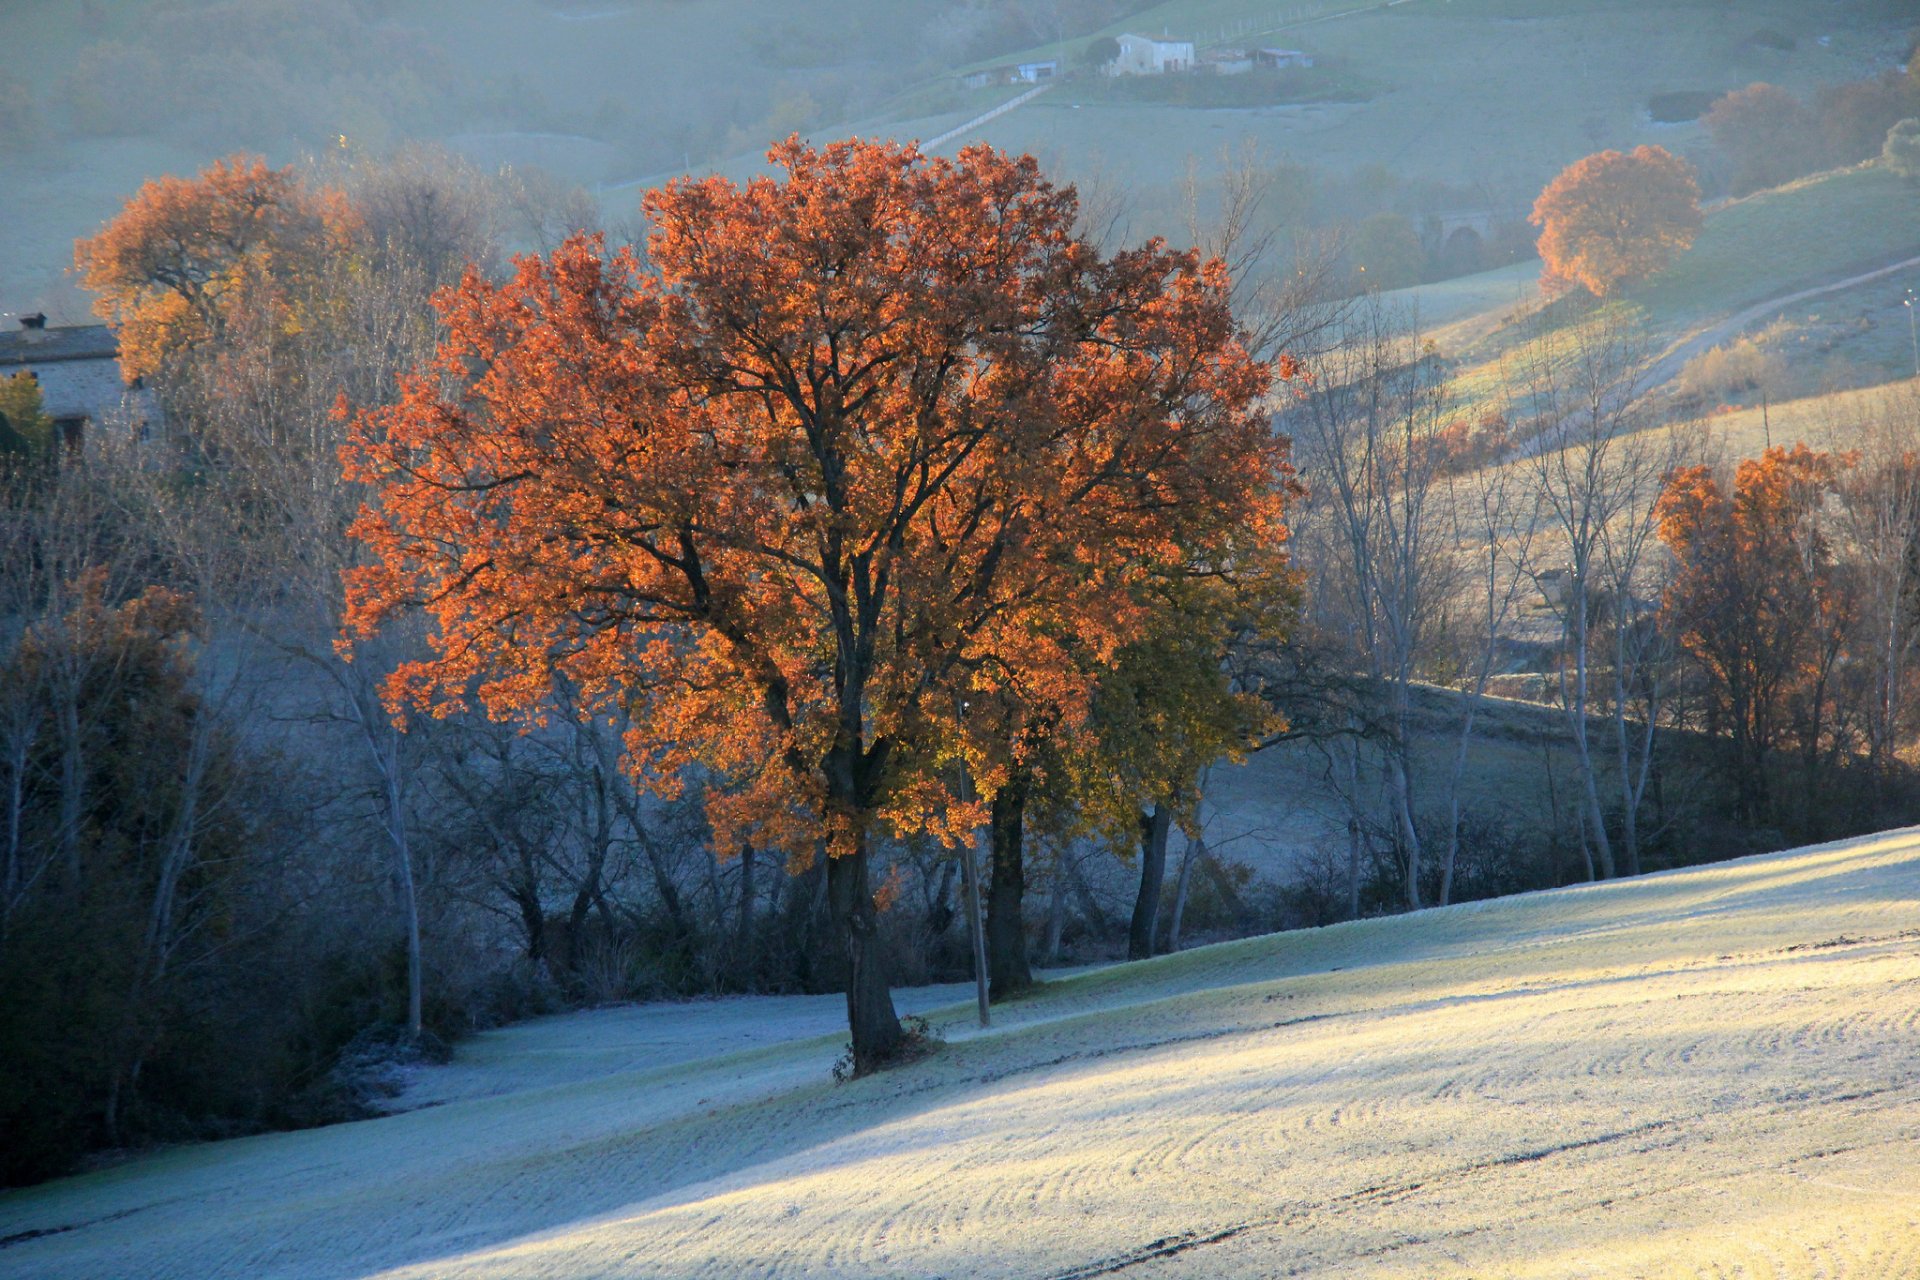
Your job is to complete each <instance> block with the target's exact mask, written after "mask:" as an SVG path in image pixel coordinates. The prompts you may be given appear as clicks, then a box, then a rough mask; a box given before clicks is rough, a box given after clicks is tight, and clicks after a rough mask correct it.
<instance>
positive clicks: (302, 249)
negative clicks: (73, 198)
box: [74, 156, 356, 381]
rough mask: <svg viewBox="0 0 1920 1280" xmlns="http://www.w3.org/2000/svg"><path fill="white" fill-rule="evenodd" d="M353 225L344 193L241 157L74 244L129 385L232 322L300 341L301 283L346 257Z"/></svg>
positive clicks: (133, 204) (146, 199)
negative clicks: (340, 255) (332, 261)
mask: <svg viewBox="0 0 1920 1280" xmlns="http://www.w3.org/2000/svg"><path fill="white" fill-rule="evenodd" d="M355 221H356V219H355V216H354V214H353V212H352V210H351V208H350V207H349V205H348V203H347V201H346V199H345V198H344V197H343V196H341V195H340V194H339V193H338V192H331V191H315V190H313V189H312V188H310V187H309V186H308V185H307V184H306V183H304V182H303V181H302V180H301V179H300V177H299V176H298V175H297V174H295V173H294V171H293V170H292V169H291V168H287V169H269V168H268V167H267V165H266V162H265V161H264V160H261V159H259V158H258V157H251V156H232V157H229V158H228V159H225V160H217V161H215V162H214V163H213V164H211V165H209V166H208V167H207V168H206V169H204V170H202V171H201V172H200V173H199V174H198V175H197V176H195V177H192V178H175V177H165V178H158V179H155V180H154V181H152V182H149V183H147V184H146V185H145V186H143V187H141V188H140V190H139V191H138V192H137V193H135V195H134V197H133V198H132V199H131V200H129V201H127V204H126V207H125V208H123V209H122V210H121V211H120V212H119V213H118V214H117V215H115V217H114V219H113V221H111V222H109V223H108V224H107V225H106V226H104V227H103V228H101V230H100V232H99V234H97V235H94V236H92V237H89V238H86V239H82V240H80V241H78V242H76V243H75V245H74V265H75V269H76V270H77V271H78V272H79V273H80V278H81V282H82V283H83V284H85V285H86V287H87V288H88V289H90V290H92V291H93V292H94V293H95V294H97V295H98V297H97V298H96V300H95V302H94V310H95V311H96V312H97V313H98V314H99V316H100V318H101V319H103V320H105V321H106V322H107V323H109V324H111V325H112V326H113V328H114V333H115V334H116V335H117V336H118V338H119V340H120V368H121V372H122V373H124V374H125V376H126V377H127V379H128V380H129V381H132V380H133V379H134V378H138V377H151V376H153V375H154V374H157V373H160V372H162V371H163V370H165V369H166V368H167V367H168V364H169V362H170V361H171V360H172V359H173V358H174V357H176V356H178V355H181V354H184V353H185V352H187V351H190V350H192V349H194V348H196V347H200V346H202V345H204V344H206V343H208V342H210V341H212V340H214V339H217V338H219V337H220V336H221V335H222V334H223V333H224V332H225V331H226V329H227V327H228V326H229V325H230V324H233V323H235V322H239V321H243V320H244V322H245V323H260V324H263V325H265V326H266V328H267V330H268V331H269V332H271V333H275V334H282V335H284V334H286V333H291V332H293V331H294V330H295V329H297V327H298V317H297V314H296V311H297V307H298V304H299V302H300V300H301V297H302V295H303V294H304V293H305V292H306V290H305V289H303V288H302V287H301V283H302V281H305V280H308V279H310V278H311V277H313V276H315V275H317V274H318V273H320V272H321V271H322V270H324V269H325V266H326V264H327V263H328V261H329V259H330V257H331V256H333V255H335V254H338V253H340V252H342V251H343V250H344V249H345V248H346V247H347V246H348V244H349V243H350V241H351V237H352V234H353V229H354V225H355Z"/></svg>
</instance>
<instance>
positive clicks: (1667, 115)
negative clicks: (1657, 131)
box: [1647, 89, 1721, 124]
mask: <svg viewBox="0 0 1920 1280" xmlns="http://www.w3.org/2000/svg"><path fill="white" fill-rule="evenodd" d="M1720 96H1721V95H1720V93H1719V91H1717V90H1713V89H1681V90H1677V91H1675V92H1673V93H1656V94H1654V95H1653V96H1652V97H1651V98H1648V99H1647V115H1649V116H1650V117H1652V119H1653V122H1654V123H1655V124H1689V123H1691V122H1693V121H1695V120H1698V119H1699V118H1700V117H1701V116H1703V115H1705V114H1707V111H1708V109H1709V108H1711V107H1712V106H1713V104H1714V103H1716V102H1718V101H1719V100H1720Z"/></svg>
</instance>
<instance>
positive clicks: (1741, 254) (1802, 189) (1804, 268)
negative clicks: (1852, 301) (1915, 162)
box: [1631, 165, 1920, 323]
mask: <svg viewBox="0 0 1920 1280" xmlns="http://www.w3.org/2000/svg"><path fill="white" fill-rule="evenodd" d="M1915 253H1920V188H1917V187H1916V186H1915V185H1914V184H1913V183H1911V182H1908V181H1905V180H1903V179H1901V178H1899V177H1897V176H1895V175H1894V174H1892V173H1890V172H1888V171H1887V170H1885V169H1883V168H1881V167H1879V166H1877V165H1869V166H1863V167H1860V168H1856V169H1843V170H1838V171H1836V172H1833V173H1824V174H1817V175H1815V176H1813V177H1811V178H1805V179H1802V180H1801V181H1799V182H1796V183H1793V184H1792V185H1790V186H1787V187H1782V188H1780V189H1779V190H1776V191H1763V192H1760V193H1759V194H1757V195H1752V196H1748V197H1747V198H1746V199H1744V200H1738V201H1735V202H1733V203H1732V204H1729V205H1726V206H1725V207H1723V208H1720V209H1717V210H1715V211H1714V212H1713V213H1712V215H1711V216H1709V217H1708V218H1707V221H1706V225H1705V226H1704V227H1703V228H1702V230H1701V232H1700V238H1699V240H1698V241H1697V242H1695V244H1694V246H1693V248H1692V249H1691V250H1689V251H1688V252H1687V253H1686V254H1685V255H1684V256H1683V257H1681V259H1680V260H1679V261H1678V262H1676V263H1675V264H1674V265H1673V266H1672V267H1671V268H1669V269H1668V270H1667V271H1665V272H1663V273H1661V274H1660V275H1659V276H1657V277H1656V278H1654V279H1653V280H1651V281H1649V282H1648V283H1647V284H1645V285H1643V286H1641V287H1640V288H1638V289H1636V290H1634V291H1633V293H1632V295H1631V297H1632V298H1633V300H1634V301H1635V302H1637V303H1639V304H1641V305H1642V306H1645V307H1646V308H1647V309H1648V311H1649V312H1650V313H1651V314H1652V315H1653V316H1654V317H1655V319H1656V320H1658V321H1660V322H1662V323H1686V322H1688V321H1690V320H1697V319H1703V318H1705V317H1707V316H1710V315H1713V314H1717V313H1720V312H1726V311H1733V310H1737V309H1738V308H1740V307H1743V306H1746V305H1748V304H1750V303H1755V302H1760V301H1764V300H1765V299H1767V298H1769V297H1773V296H1776V295H1779V294H1782V293H1787V292H1791V291H1792V290H1794V289H1795V288H1797V287H1802V286H1806V285H1814V284H1819V283H1820V282H1821V281H1823V280H1828V279H1832V278H1834V277H1835V276H1840V275H1845V274H1848V273H1849V272H1850V271H1851V270H1853V269H1856V268H1857V269H1860V270H1865V269H1866V268H1868V267H1871V266H1877V265H1879V264H1880V263H1882V262H1886V261H1890V260H1893V259H1896V258H1900V257H1906V256H1910V255H1912V254H1915ZM1895 292H1896V293H1897V292H1898V290H1897V289H1896V290H1895Z"/></svg>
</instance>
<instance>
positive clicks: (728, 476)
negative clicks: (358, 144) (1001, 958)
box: [347, 139, 1291, 1071]
mask: <svg viewBox="0 0 1920 1280" xmlns="http://www.w3.org/2000/svg"><path fill="white" fill-rule="evenodd" d="M770 158H771V159H772V160H773V161H774V163H775V164H776V165H777V166H778V167H779V168H780V169H781V170H782V171H783V173H782V174H781V175H780V176H777V177H763V178H758V179H755V180H753V181H751V182H749V183H748V184H747V185H746V186H745V187H744V188H742V187H736V186H734V185H733V184H731V183H729V182H727V181H725V180H723V179H720V178H708V179H704V180H700V181H691V180H688V181H681V182H675V183H671V184H669V185H668V186H667V187H665V188H663V189H661V190H658V191H655V192H652V193H650V194H649V195H648V196H647V197H646V199H645V202H644V207H645V211H646V214H647V216H648V219H649V222H650V225H651V228H652V231H651V234H650V238H649V241H648V244H647V248H646V253H645V256H644V257H642V256H641V255H638V254H636V253H634V252H633V251H631V250H626V249H622V250H619V251H617V252H609V251H608V250H607V249H606V247H605V246H604V244H603V242H602V241H601V240H600V239H599V238H597V237H587V236H579V237H575V238H573V239H571V240H569V241H568V242H567V243H566V244H564V245H563V246H562V247H560V248H559V249H558V250H556V251H555V252H554V253H553V254H552V255H551V256H550V257H547V258H544V259H543V258H524V259H521V260H519V262H518V263H517V273H516V275H515V276H514V278H513V279H512V280H511V281H509V282H507V283H505V284H501V285H495V284H490V283H488V282H487V281H485V280H483V279H480V278H479V277H478V276H469V277H468V279H467V280H466V282H465V283H464V284H463V285H462V286H461V288H460V289H459V290H457V291H455V292H452V293H450V294H449V295H448V296H447V297H446V298H445V299H444V300H443V309H444V318H445V321H446V324H447V326H448V336H447V338H446V340H445V342H444V343H443V345H442V347H441V349H440V353H439V358H438V360H437V362H436V363H435V364H434V365H433V366H432V367H430V368H428V369H425V370H423V371H422V372H421V373H420V374H419V375H418V376H417V377H415V378H413V379H411V380H410V381H409V382H407V384H406V385H405V388H404V392H403V395H402V397H401V400H400V403H399V404H398V405H396V406H395V407H393V408H390V409H385V410H379V411H375V412H371V413H368V414H365V415H363V416H361V417H359V418H358V419H357V420H356V421H355V423H354V425H353V443H352V444H351V445H350V446H349V449H348V451H347V453H348V461H349V465H350V467H351V469H352V471H353V473H354V474H355V475H356V476H357V477H358V478H360V479H362V480H364V481H366V482H368V483H369V484H371V485H374V486H376V487H377V492H378V497H377V499H376V501H375V502H373V503H372V504H371V505H370V506H369V507H368V508H367V509H366V510H365V512H364V513H363V514H362V516H361V518H360V520H359V522H358V523H357V525H356V526H355V533H356V534H357V536H358V537H360V538H362V539H364V540H365V542H366V543H367V545H368V546H369V548H370V549H371V551H372V552H373V560H374V562H373V563H372V564H371V565H370V566H368V567H366V568H364V569H361V570H358V571H355V572H354V573H352V575H351V576H350V582H349V590H350V599H351V618H350V621H351V625H352V627H353V628H354V629H355V630H356V631H357V633H359V634H366V633H368V632H370V631H372V630H373V629H375V628H376V627H378V626H379V625H380V623H381V622H382V620H383V619H385V618H387V617H388V616H389V615H391V614H392V613H394V611H396V610H399V609H401V608H404V607H407V606H409V605H411V604H413V603H416V602H420V603H424V605H425V607H426V609H427V610H428V612H429V614H430V615H431V617H432V620H433V622H434V623H435V627H434V637H433V641H432V645H433V656H432V657H431V658H430V659H428V660H426V661H422V662H418V663H415V664H412V665H409V666H406V667H404V668H402V669H401V670H400V671H399V672H398V673H396V675H395V677H394V679H393V681H392V682H391V683H390V686H389V693H390V696H391V697H392V699H393V700H394V703H395V705H396V707H399V706H401V705H403V704H411V705H416V706H427V707H431V708H434V709H436V710H446V709H449V708H452V707H456V706H459V705H462V704H464V703H465V702H466V701H467V700H468V699H470V698H477V699H478V700H479V701H480V702H481V703H483V704H484V705H485V706H486V707H487V709H488V710H489V712H490V713H492V714H494V715H496V716H500V717H526V718H537V717H538V715H539V714H540V709H541V707H542V706H543V704H544V701H545V699H546V697H547V695H548V693H549V690H550V689H551V688H552V686H553V685H554V683H555V681H565V682H566V684H567V685H568V686H570V687H571V688H573V689H577V690H579V691H580V692H581V696H582V698H583V700H584V703H585V705H587V706H588V707H593V706H596V705H597V706H599V707H601V708H603V709H605V708H611V707H613V706H616V705H617V706H619V707H621V708H622V709H624V710H626V711H627V712H629V713H630V714H631V719H630V721H629V723H630V724H631V725H632V728H631V730H630V731H629V733H628V735H627V739H626V749H627V758H626V763H627V767H628V768H629V770H630V771H631V773H632V775H633V777H634V778H635V780H636V781H637V782H638V783H639V784H640V785H642V786H645V787H648V788H650V789H652V790H654V791H656V792H663V793H664V792H671V791H672V790H674V789H675V788H676V787H677V786H679V785H682V784H683V782H684V781H685V780H687V779H689V778H699V779H704V780H708V781H709V782H711V783H720V784H723V785H711V786H710V787H709V792H708V805H709V813H710V817H711V819H712V821H713V823H714V825H715V828H716V847H717V848H720V849H731V848H738V847H739V844H740V841H741V840H742V839H743V838H749V837H750V838H752V839H754V840H755V841H756V842H757V843H759V844H760V845H762V846H763V847H779V848H783V849H785V850H786V851H787V853H788V855H789V857H790V859H791V860H792V861H793V862H794V863H795V864H797V865H804V864H805V863H807V862H809V861H811V860H812V859H813V858H815V857H817V856H820V855H821V854H823V853H824V854H825V855H827V856H828V857H829V859H830V860H829V864H828V868H827V884H828V896H829V901H830V905H831V909H832V913H833V916H834V920H835V924H836V930H837V935H838V936H839V937H840V938H841V939H843V941H844V944H845V948H846V960H847V982H848V990H847V1012H848V1019H849V1023H850V1026H851V1030H852V1040H853V1057H854V1065H855V1068H856V1070H861V1071H864V1070H869V1069H871V1068H873V1067H875V1066H877V1065H879V1064H880V1063H882V1062H884V1061H885V1060H886V1059H888V1058H889V1057H890V1056H892V1055H894V1054H895V1053H896V1052H897V1051H898V1049H899V1047H900V1045H901V1040H902V1033H901V1029H900V1025H899V1022H898V1019H897V1018H896V1016H895V1013H894V1009H893V1003H892V997H891V995H890V993H889V991H888V988H887V982H886V977H885V974H884V972H883V971H882V968H881V957H880V954H879V950H878V948H877V946H876V938H875V931H876V926H877V921H876V911H877V908H876V904H875V902H874V897H873V893H872V891H871V888H870V885H869V874H868V866H869V858H870V850H871V847H872V840H873V838H874V837H875V836H876V835H877V834H881V833H883V832H886V831H892V832H905V831H921V830H931V831H932V832H934V833H935V834H937V835H939V836H942V837H943V838H945V839H947V840H949V841H958V840H960V839H962V838H963V837H964V834H965V833H967V832H969V831H970V830H971V829H972V828H974V827H976V826H977V825H978V824H979V823H980V822H981V821H982V819H983V818H984V816H985V809H986V805H987V803H988V802H989V801H990V799H991V797H992V795H993V794H994V791H995V790H996V788H997V787H998V785H1000V783H1001V782H1002V781H1003V780H1004V778H1005V776H1006V767H1005V763H1004V760H1003V758H1002V756H1001V755H1000V754H998V752H997V748H998V746H999V744H998V743H996V742H994V741H992V740H991V735H992V734H993V733H994V731H995V729H996V726H995V725H994V724H992V723H989V724H985V725H975V724H970V723H969V722H968V719H967V717H966V716H965V715H964V713H963V708H964V704H965V703H966V702H967V701H968V699H969V698H974V699H986V698H997V697H1005V696H1009V695H1011V696H1015V697H1018V698H1019V699H1020V700H1022V701H1023V702H1027V703H1028V704H1030V705H1047V706H1052V707H1057V708H1060V709H1061V714H1062V716H1063V717H1064V718H1065V719H1066V720H1068V721H1069V722H1073V721H1077V720H1080V719H1084V717H1085V715H1086V709H1087V703H1088V700H1089V693H1090V686H1091V684H1092V682H1093V680H1094V678H1095V677H1094V667H1095V664H1090V663H1088V662H1086V661H1083V660H1079V661H1077V660H1074V659H1075V657H1076V655H1084V653H1086V652H1088V651H1091V652H1093V653H1095V654H1098V655H1109V656H1110V655H1111V654H1113V653H1114V652H1115V651H1117V650H1118V649H1119V648H1120V647H1121V646H1123V645H1125V644H1127V643H1129V642H1131V641H1133V640H1135V639H1136V638H1137V637H1139V636H1141V635H1143V634H1144V633H1145V631H1146V628H1147V622H1148V618H1149V615H1148V610H1147V607H1146V606H1145V605H1143V604H1141V603H1140V600H1141V593H1139V592H1137V591H1135V590H1132V589H1131V588H1132V587H1133V585H1134V584H1135V582H1136V581H1137V580H1138V579H1139V578H1141V577H1143V576H1146V575H1152V574H1165V573H1178V572H1188V571H1193V570H1207V571H1217V570H1219V569H1221V568H1223V567H1230V566H1223V565H1222V564H1221V561H1222V560H1223V559H1224V558H1226V557H1227V555H1228V554H1229V553H1228V551H1227V549H1228V548H1229V547H1231V546H1232V545H1234V544H1235V543H1236V541H1237V540H1238V539H1240V538H1244V537H1247V536H1249V533H1250V532H1251V533H1253V534H1256V535H1260V536H1264V537H1265V538H1266V539H1267V540H1268V541H1270V542H1271V543H1274V544H1277V543H1278V542H1279V541H1280V540H1281V539H1282V538H1284V536H1285V527H1284V518H1285V504H1286V500H1287V497H1288V495H1289V493H1290V491H1291V490H1290V472H1289V470H1288V467H1287V463H1286V456H1285V447H1284V442H1282V441H1281V440H1279V439H1278V438H1277V437H1275V436H1274V435H1273V434H1272V432H1271V429H1270V427H1269V425H1268V422H1267V418H1266V415H1265V414H1264V413H1262V412H1259V411H1257V408H1256V402H1257V400H1258V398H1259V397H1260V395H1261V393H1262V392H1263V391H1264V390H1265V389H1266V387H1267V384H1268V370H1267V369H1266V367H1265V366H1263V365H1261V364H1260V363H1258V362H1256V361H1255V360H1253V359H1252V358H1250V357H1249V355H1248V354H1247V352H1246V350H1245V349H1244V347H1243V345H1242V344H1241V342H1240V340H1239V334H1238V330H1237V328H1236V326H1235V323H1234V319H1233V316H1232V314H1231V311H1230V308H1229V306H1228V300H1227V299H1228V282H1227V280H1226V278H1225V271H1224V269H1223V268H1222V267H1221V266H1220V265H1219V264H1218V263H1202V262H1201V261H1200V260H1199V259H1198V257H1197V256H1196V255H1194V254H1192V253H1181V252H1174V251H1170V250H1168V249H1167V248H1165V247H1164V246H1163V245H1161V244H1159V243H1158V242H1154V243H1150V244H1148V245H1146V246H1145V247H1142V248H1139V249H1134V250H1128V251H1123V252H1119V253H1116V254H1114V255H1112V256H1110V257H1108V256H1103V255H1102V254H1100V253H1099V252H1098V251H1097V250H1096V249H1095V248H1094V246H1092V245H1091V244H1089V243H1088V242H1087V241H1086V240H1084V239H1082V238H1080V237H1079V236H1077V235H1076V234H1075V232H1074V223H1075V218H1076V214H1077V202H1076V198H1075V195H1074V193H1073V191H1072V190H1071V189H1062V188H1056V187H1054V186H1052V185H1051V184H1049V183H1047V182H1046V181H1045V180H1043V179H1042V178H1041V176H1040V174H1039V171H1038V168H1037V166H1036V164H1035V162H1034V161H1033V160H1032V159H1031V158H1027V157H1021V158H1010V157H1007V156H1005V155H1003V154H1001V153H998V152H995V151H993V150H991V149H989V148H985V147H976V148H970V149H968V150H966V151H964V152H962V153H961V155H960V157H959V158H958V159H957V160H955V161H948V160H943V159H930V158H925V157H922V156H921V155H920V154H919V153H918V152H917V151H916V150H915V149H914V148H912V147H910V146H895V145H892V144H875V143H861V142H846V143H837V144H834V145H832V146H830V147H827V148H824V149H822V150H817V151H816V150H814V149H811V148H808V147H805V146H803V145H801V144H800V143H799V142H798V141H797V140H792V139H790V140H788V141H787V142H786V143H783V144H781V145H779V146H777V147H775V148H774V149H773V151H772V152H771V153H770ZM962 765H964V766H966V767H964V768H963V767H961V766H962ZM967 773H970V774H972V775H973V777H974V778H975V780H976V781H977V782H978V790H977V791H973V790H968V791H967V792H966V794H965V795H964V796H963V795H962V794H961V791H962V784H961V782H960V778H961V776H962V775H963V774H967Z"/></svg>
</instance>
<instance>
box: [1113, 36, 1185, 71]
mask: <svg viewBox="0 0 1920 1280" xmlns="http://www.w3.org/2000/svg"><path fill="white" fill-rule="evenodd" d="M1119 43H1120V56H1119V57H1118V58H1115V59H1114V61H1113V64H1112V74H1114V75H1117V76H1158V75H1165V74H1167V73H1168V72H1173V71H1191V70H1193V41H1191V40H1170V39H1167V38H1165V37H1161V38H1158V39H1156V38H1155V37H1153V36H1137V35H1133V34H1131V33H1129V34H1127V35H1123V36H1121V37H1120V41H1119Z"/></svg>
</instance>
